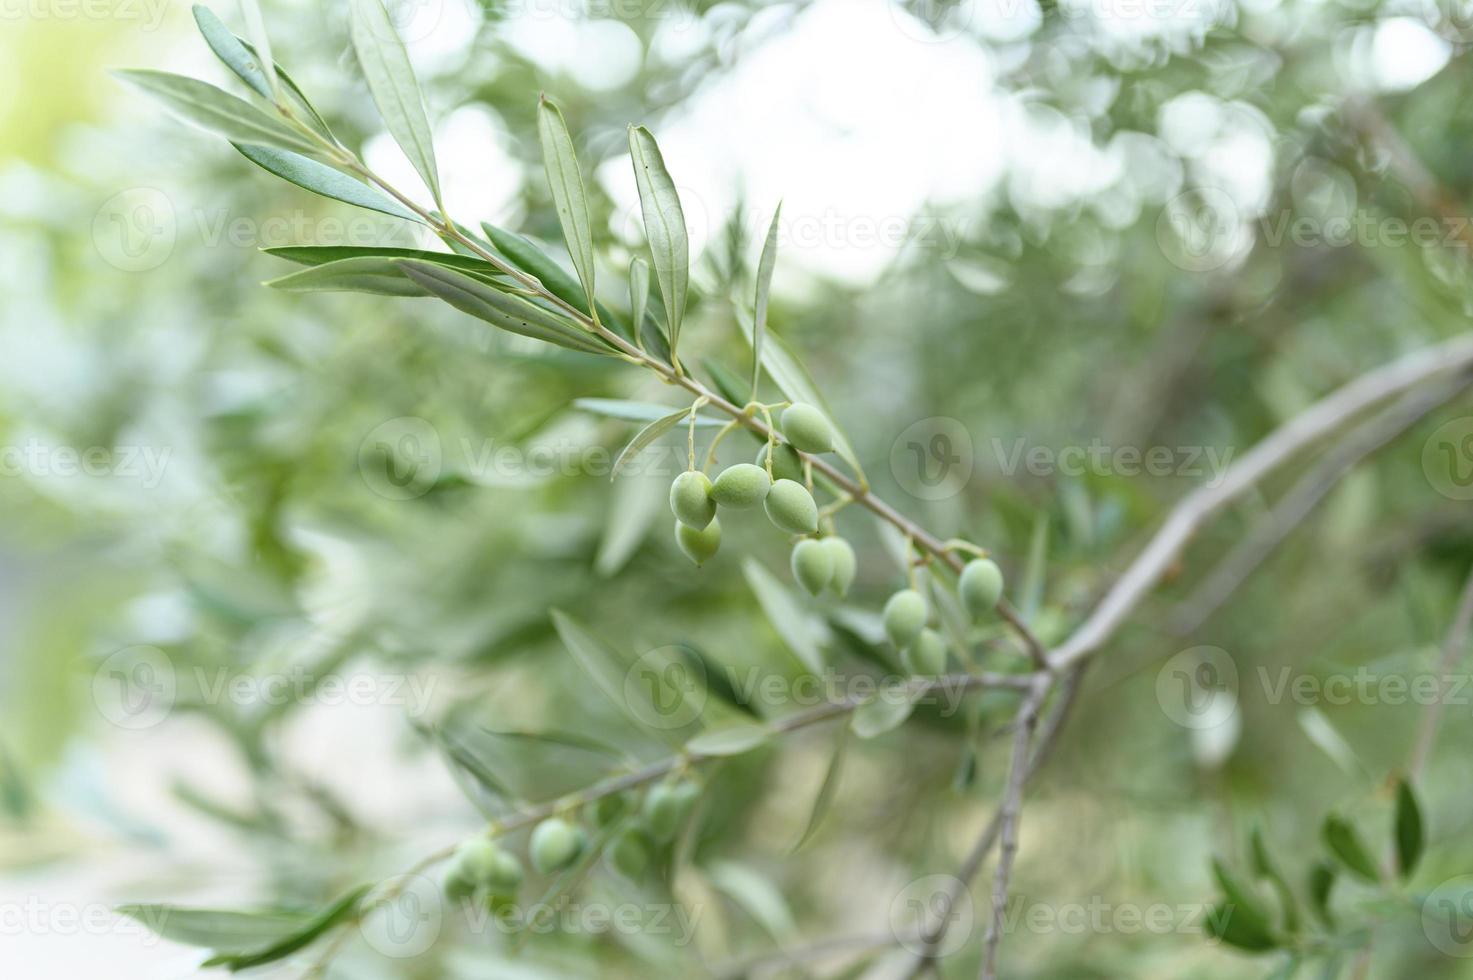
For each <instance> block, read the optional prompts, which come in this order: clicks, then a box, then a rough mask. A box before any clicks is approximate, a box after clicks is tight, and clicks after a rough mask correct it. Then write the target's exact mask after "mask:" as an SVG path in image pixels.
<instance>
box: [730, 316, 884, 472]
mask: <svg viewBox="0 0 1473 980" xmlns="http://www.w3.org/2000/svg"><path fill="white" fill-rule="evenodd" d="M737 321H738V322H739V323H740V324H741V325H742V330H743V334H744V335H745V336H746V338H747V343H748V344H751V345H753V349H754V350H755V349H756V342H757V336H756V333H757V330H756V325H755V323H754V322H753V321H752V318H751V317H750V316H748V315H747V312H746V311H745V310H738V311H737ZM762 366H763V367H764V368H766V369H767V374H768V376H770V377H771V378H772V380H773V383H775V384H776V385H777V386H778V389H779V390H781V391H782V393H783V394H784V395H786V396H787V397H788V398H789V399H791V400H792V401H795V402H807V403H808V404H810V405H812V406H814V407H815V408H817V409H819V410H820V411H822V412H823V414H824V415H825V416H826V417H827V418H828V421H829V427H830V428H831V429H833V432H834V452H836V453H838V454H839V458H840V459H842V460H844V462H845V463H847V464H848V465H849V468H850V469H852V470H853V471H854V473H855V475H857V476H860V477H861V478H862V477H863V475H864V471H863V470H862V469H861V468H860V465H859V456H858V455H857V454H856V453H855V452H854V447H853V446H852V445H850V443H849V439H848V437H847V436H845V435H844V432H843V430H842V429H840V428H839V426H838V424H837V423H836V422H835V421H834V413H833V412H832V411H831V410H830V409H829V407H828V405H827V404H826V403H825V401H824V398H823V395H822V394H820V393H819V390H818V386H817V385H815V384H814V383H813V378H812V377H810V376H809V374H808V371H807V370H805V369H804V367H803V365H802V363H801V362H799V360H798V358H797V356H796V355H794V354H793V352H792V351H791V350H789V349H788V346H787V345H786V344H784V343H783V340H782V338H781V337H779V336H778V335H777V334H775V333H773V332H772V331H770V330H768V331H765V333H764V337H763V343H762Z"/></svg>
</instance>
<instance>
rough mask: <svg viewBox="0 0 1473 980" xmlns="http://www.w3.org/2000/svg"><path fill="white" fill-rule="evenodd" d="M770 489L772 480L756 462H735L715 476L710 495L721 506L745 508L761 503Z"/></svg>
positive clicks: (735, 508) (734, 508)
mask: <svg viewBox="0 0 1473 980" xmlns="http://www.w3.org/2000/svg"><path fill="white" fill-rule="evenodd" d="M770 489H772V480H771V479H770V478H769V477H768V475H767V471H766V470H764V469H763V468H762V467H760V466H758V465H757V464H756V463H737V464H736V465H735V466H728V467H727V468H726V469H724V470H722V471H721V473H720V474H719V475H718V476H717V477H716V482H715V483H713V484H712V485H711V496H712V498H713V499H714V500H715V501H716V503H717V504H719V505H720V506H722V507H730V508H731V509H733V510H746V509H747V508H749V507H756V506H757V505H758V504H760V503H762V501H763V499H764V498H765V497H766V496H767V491H768V490H770Z"/></svg>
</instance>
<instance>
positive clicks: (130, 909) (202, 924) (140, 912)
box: [117, 904, 312, 953]
mask: <svg viewBox="0 0 1473 980" xmlns="http://www.w3.org/2000/svg"><path fill="white" fill-rule="evenodd" d="M117 911H118V914H119V915H126V916H128V917H129V918H130V919H136V920H137V921H138V922H139V923H141V924H142V925H143V926H144V927H145V928H147V929H148V930H149V931H150V932H152V933H153V934H155V935H156V936H159V937H160V938H162V939H167V940H169V941H170V942H176V943H183V944H184V945H186V946H200V947H202V948H205V949H211V950H215V951H216V952H222V953H224V952H240V951H242V950H246V949H254V948H257V947H259V946H261V945H264V944H267V943H275V942H279V941H280V940H282V939H284V938H286V937H287V936H290V935H293V934H295V933H296V932H297V931H298V930H300V929H302V928H303V927H305V926H306V925H307V924H308V923H309V922H311V921H312V916H311V915H310V914H309V913H306V912H301V911H292V910H287V909H268V910H262V911H258V912H237V911H231V910H227V909H196V908H184V907H182V906H177V905H150V904H142V905H122V906H119V907H118V909H117Z"/></svg>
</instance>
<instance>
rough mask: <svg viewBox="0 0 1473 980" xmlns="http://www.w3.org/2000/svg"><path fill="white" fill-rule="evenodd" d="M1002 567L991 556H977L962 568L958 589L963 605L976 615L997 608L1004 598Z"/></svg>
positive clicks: (978, 615)
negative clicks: (1000, 600)
mask: <svg viewBox="0 0 1473 980" xmlns="http://www.w3.org/2000/svg"><path fill="white" fill-rule="evenodd" d="M1002 585H1003V581H1002V569H1000V568H998V567H997V562H995V561H993V560H992V559H991V558H975V559H973V560H972V561H969V562H967V567H966V568H963V569H962V575H961V580H960V582H959V583H958V585H957V591H958V592H959V593H960V594H961V597H962V605H964V606H966V607H967V612H969V613H971V614H972V616H974V617H978V618H980V617H982V616H985V615H987V614H988V613H990V612H992V610H993V609H996V608H997V602H998V600H999V599H1001V598H1002Z"/></svg>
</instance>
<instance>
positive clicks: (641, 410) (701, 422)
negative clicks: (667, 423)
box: [573, 398, 726, 428]
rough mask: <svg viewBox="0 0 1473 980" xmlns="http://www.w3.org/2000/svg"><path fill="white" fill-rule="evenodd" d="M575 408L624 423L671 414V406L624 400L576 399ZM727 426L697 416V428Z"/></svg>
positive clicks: (707, 416) (712, 419)
mask: <svg viewBox="0 0 1473 980" xmlns="http://www.w3.org/2000/svg"><path fill="white" fill-rule="evenodd" d="M573 407H575V408H581V409H582V410H583V411H585V412H592V413H593V414H595V415H603V416H605V417H607V418H611V419H620V420H622V421H624V422H654V421H657V420H659V419H662V418H664V417H665V416H666V415H668V414H669V413H670V406H669V405H656V404H655V403H653V402H635V401H626V400H625V399H622V398H578V399H574V401H573ZM684 411H686V412H689V411H690V410H689V409H685V410H684ZM725 424H726V423H725V422H723V421H721V419H716V418H711V417H710V416H709V415H697V416H696V426H697V427H707V428H711V427H715V426H721V425H725Z"/></svg>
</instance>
